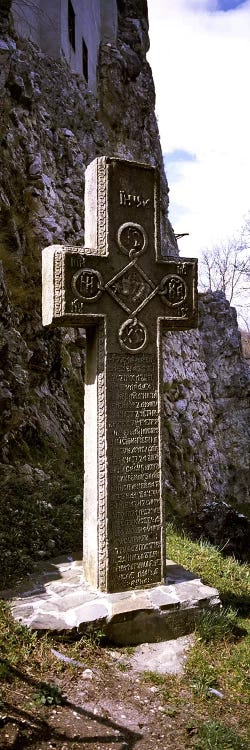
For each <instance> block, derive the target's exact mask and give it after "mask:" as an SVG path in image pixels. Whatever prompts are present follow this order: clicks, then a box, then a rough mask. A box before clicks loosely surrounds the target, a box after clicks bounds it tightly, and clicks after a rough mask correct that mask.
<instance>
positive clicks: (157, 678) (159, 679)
mask: <svg viewBox="0 0 250 750" xmlns="http://www.w3.org/2000/svg"><path fill="white" fill-rule="evenodd" d="M142 680H143V682H149V683H150V685H165V682H166V677H165V675H163V674H158V672H150V670H147V671H146V672H143V675H142Z"/></svg>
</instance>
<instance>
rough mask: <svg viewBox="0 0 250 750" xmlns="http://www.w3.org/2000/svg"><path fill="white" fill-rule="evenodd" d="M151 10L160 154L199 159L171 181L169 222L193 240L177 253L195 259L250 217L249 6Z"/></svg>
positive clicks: (199, 2) (196, 0) (186, 1)
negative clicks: (224, 9)
mask: <svg viewBox="0 0 250 750" xmlns="http://www.w3.org/2000/svg"><path fill="white" fill-rule="evenodd" d="M148 6H149V21H150V39H151V50H150V53H149V56H148V59H149V62H150V63H151V66H152V69H153V75H154V80H155V85H156V94H157V103H156V110H157V114H158V118H159V128H160V134H161V143H162V150H163V153H167V152H172V151H174V150H176V149H177V150H180V149H182V150H184V151H187V152H190V153H192V154H195V155H196V161H193V162H192V161H190V162H189V161H185V160H184V161H183V162H179V161H178V172H179V177H178V179H176V180H173V182H172V183H171V179H170V180H169V187H170V219H172V221H173V224H174V228H175V229H176V231H178V232H182V231H189V232H190V238H187V239H185V240H183V241H182V244H181V245H180V247H181V252H182V253H183V251H186V252H185V254H192V253H194V254H198V252H199V249H200V248H201V247H203V246H209V244H211V243H212V242H216V241H220V240H221V239H223V237H227V236H230V235H231V234H235V233H236V232H237V230H240V227H241V224H242V221H243V216H244V215H245V214H246V213H247V211H248V210H249V209H250V150H249V140H250V136H249V133H250V97H249V68H250V44H249V36H250V0H248V2H246V3H245V4H244V5H241V6H239V7H238V8H237V9H235V10H230V11H227V12H226V13H225V12H222V11H217V12H215V11H216V8H218V2H217V1H216V0H148ZM172 203H173V218H172V214H171V204H172ZM176 204H177V207H178V206H181V207H182V212H180V210H179V209H178V208H177V214H178V221H177V214H176V207H175V206H176ZM185 210H186V213H185Z"/></svg>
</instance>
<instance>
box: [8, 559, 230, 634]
mask: <svg viewBox="0 0 250 750" xmlns="http://www.w3.org/2000/svg"><path fill="white" fill-rule="evenodd" d="M167 572H168V576H167V582H166V585H164V586H163V585H159V586H154V587H153V588H151V589H145V590H135V591H123V592H120V593H116V594H103V593H102V592H99V591H96V590H95V589H93V587H91V586H90V585H89V584H87V583H86V582H85V581H84V579H83V573H82V564H81V562H78V561H76V560H70V561H69V560H65V559H64V560H62V559H61V560H59V561H57V562H56V561H53V562H52V563H51V564H47V565H46V569H44V570H43V572H41V574H38V575H36V576H31V577H30V578H29V582H28V584H27V585H23V586H22V589H19V590H17V591H16V592H14V591H8V592H7V591H6V592H2V597H3V598H5V599H8V600H10V603H11V610H12V614H13V616H14V618H15V619H16V620H19V621H21V623H22V624H23V625H27V626H28V627H29V628H32V629H33V630H42V631H47V630H50V631H54V632H58V631H60V632H62V631H65V632H66V631H73V632H75V634H76V635H77V634H84V633H88V632H93V631H96V630H99V631H100V630H101V631H102V632H103V633H105V635H106V636H107V638H108V639H109V640H110V641H112V642H113V643H115V644H117V645H136V644H139V643H154V642H157V641H167V640H171V639H173V638H178V637H180V636H184V635H186V634H187V633H191V632H192V630H194V627H195V622H196V620H197V618H198V617H199V616H200V614H201V612H202V611H204V610H205V609H208V608H210V607H220V599H219V594H218V591H217V590H216V589H214V588H210V587H209V586H205V585H204V584H203V583H202V582H201V581H200V579H197V578H195V577H194V576H193V575H192V573H190V572H189V571H186V570H184V568H182V567H181V566H179V565H176V564H175V563H174V562H172V561H171V560H167Z"/></svg>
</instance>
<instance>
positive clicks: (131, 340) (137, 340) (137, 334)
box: [118, 318, 148, 354]
mask: <svg viewBox="0 0 250 750" xmlns="http://www.w3.org/2000/svg"><path fill="white" fill-rule="evenodd" d="M118 338H119V342H120V345H121V347H122V349H125V350H126V351H127V352H131V354H137V353H138V352H141V351H143V349H145V346H146V344H147V341H148V332H147V329H146V326H145V325H144V323H142V322H141V321H140V320H137V318H130V319H129V320H125V322H124V323H123V324H122V325H121V327H120V329H119V333H118Z"/></svg>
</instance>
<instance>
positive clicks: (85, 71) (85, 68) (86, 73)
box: [82, 39, 88, 81]
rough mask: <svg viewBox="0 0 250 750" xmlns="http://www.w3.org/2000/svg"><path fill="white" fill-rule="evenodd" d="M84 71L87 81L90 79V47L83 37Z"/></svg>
mask: <svg viewBox="0 0 250 750" xmlns="http://www.w3.org/2000/svg"><path fill="white" fill-rule="evenodd" d="M82 72H83V75H84V78H85V79H86V81H87V80H88V47H87V45H86V44H85V41H84V39H82Z"/></svg>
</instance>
